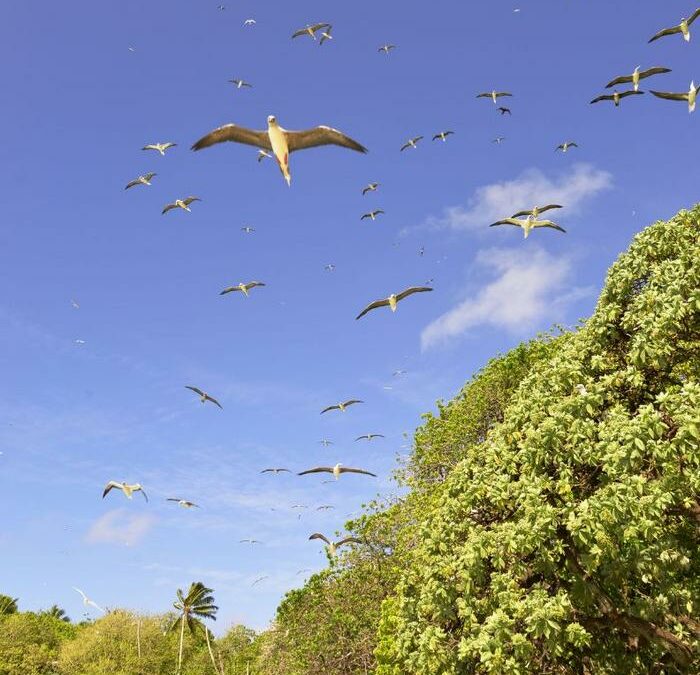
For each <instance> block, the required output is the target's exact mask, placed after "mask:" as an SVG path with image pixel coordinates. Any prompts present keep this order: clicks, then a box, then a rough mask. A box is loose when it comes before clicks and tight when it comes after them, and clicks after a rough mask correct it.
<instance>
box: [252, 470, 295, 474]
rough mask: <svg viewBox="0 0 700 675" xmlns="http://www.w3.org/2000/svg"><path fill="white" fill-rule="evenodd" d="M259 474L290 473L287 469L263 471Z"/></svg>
mask: <svg viewBox="0 0 700 675" xmlns="http://www.w3.org/2000/svg"><path fill="white" fill-rule="evenodd" d="M260 473H274V474H278V473H292V472H291V471H290V470H289V469H263V470H262V471H261V472H260Z"/></svg>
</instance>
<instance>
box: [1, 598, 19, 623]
mask: <svg viewBox="0 0 700 675" xmlns="http://www.w3.org/2000/svg"><path fill="white" fill-rule="evenodd" d="M17 611H18V608H17V598H11V597H10V596H9V595H2V594H0V618H2V617H3V616H7V615H8V614H15V613H16V612H17Z"/></svg>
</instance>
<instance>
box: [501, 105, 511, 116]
mask: <svg viewBox="0 0 700 675" xmlns="http://www.w3.org/2000/svg"><path fill="white" fill-rule="evenodd" d="M498 112H499V113H501V115H512V114H513V113H512V112H511V111H510V108H506V107H505V106H501V107H500V108H498Z"/></svg>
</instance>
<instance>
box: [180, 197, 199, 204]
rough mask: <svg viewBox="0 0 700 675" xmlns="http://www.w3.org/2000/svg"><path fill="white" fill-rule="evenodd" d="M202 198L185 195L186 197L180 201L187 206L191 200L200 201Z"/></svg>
mask: <svg viewBox="0 0 700 675" xmlns="http://www.w3.org/2000/svg"><path fill="white" fill-rule="evenodd" d="M201 201H202V200H201V199H200V198H199V197H187V199H183V200H182V203H183V204H184V205H185V206H189V205H190V204H191V203H192V202H201Z"/></svg>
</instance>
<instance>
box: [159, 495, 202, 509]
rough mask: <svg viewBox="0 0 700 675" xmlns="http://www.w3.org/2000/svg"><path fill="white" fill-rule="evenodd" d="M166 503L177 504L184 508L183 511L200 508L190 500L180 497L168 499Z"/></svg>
mask: <svg viewBox="0 0 700 675" xmlns="http://www.w3.org/2000/svg"><path fill="white" fill-rule="evenodd" d="M165 501H166V502H177V504H178V506H182V508H183V509H191V508H196V509H198V508H199V504H195V503H194V502H191V501H189V500H188V499H180V498H178V497H168V498H167V499H166V500H165Z"/></svg>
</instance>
